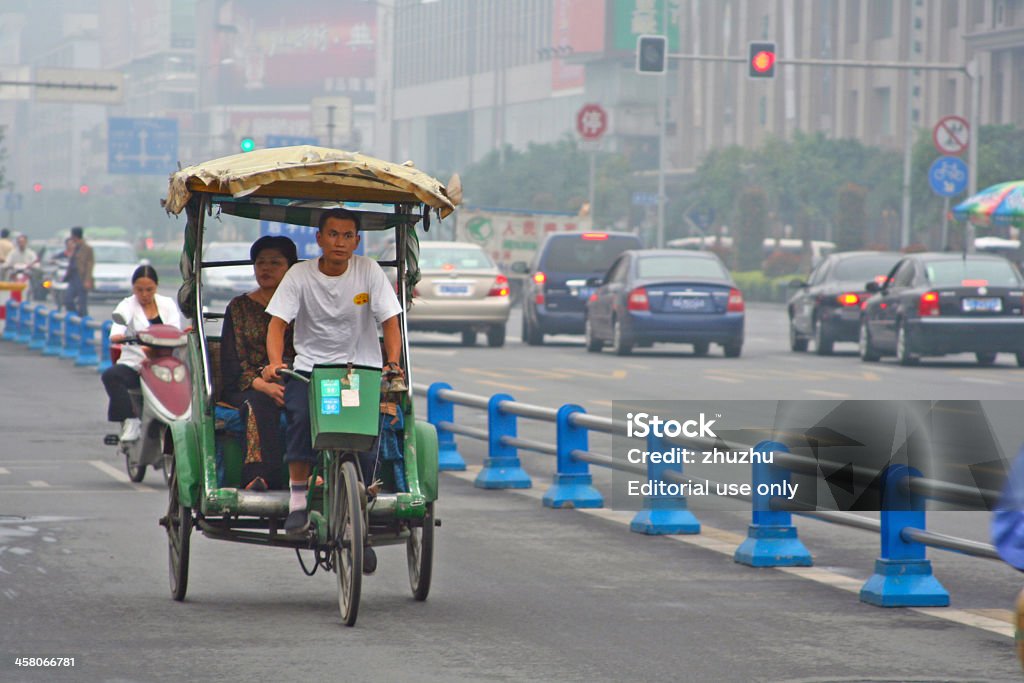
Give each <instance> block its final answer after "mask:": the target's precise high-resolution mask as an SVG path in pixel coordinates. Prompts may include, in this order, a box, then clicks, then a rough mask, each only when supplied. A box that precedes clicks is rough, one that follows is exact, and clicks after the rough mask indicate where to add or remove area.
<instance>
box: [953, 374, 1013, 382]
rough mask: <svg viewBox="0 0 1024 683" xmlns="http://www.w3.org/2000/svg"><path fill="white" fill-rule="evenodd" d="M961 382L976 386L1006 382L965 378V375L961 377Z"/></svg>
mask: <svg viewBox="0 0 1024 683" xmlns="http://www.w3.org/2000/svg"><path fill="white" fill-rule="evenodd" d="M960 380H961V381H963V382H972V383H974V384H1004V382H1002V381H1001V380H998V379H984V378H982V377H964V376H963V375H961V376H960Z"/></svg>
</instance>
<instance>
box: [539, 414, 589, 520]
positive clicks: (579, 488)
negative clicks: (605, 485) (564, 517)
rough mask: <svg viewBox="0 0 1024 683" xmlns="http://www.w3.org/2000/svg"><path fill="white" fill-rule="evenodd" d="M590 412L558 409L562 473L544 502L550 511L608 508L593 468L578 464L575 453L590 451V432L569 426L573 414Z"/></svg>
mask: <svg viewBox="0 0 1024 683" xmlns="http://www.w3.org/2000/svg"><path fill="white" fill-rule="evenodd" d="M583 412H586V411H585V410H583V408H581V407H579V406H577V405H572V404H571V403H567V404H566V405H564V406H562V407H561V408H559V409H558V420H557V425H558V444H557V446H558V471H557V472H556V473H555V476H554V483H553V484H552V485H551V487H550V488H549V489H548V490H547V491H546V492H545V493H544V497H543V499H542V502H543V503H544V507H549V508H574V507H576V508H599V507H602V506H603V505H604V498H603V497H602V496H601V492H600V491H598V490H597V489H596V488H594V486H593V482H594V479H593V477H592V476H591V475H590V465H588V464H587V463H585V462H582V461H577V460H574V459H573V457H572V452H573V451H577V450H579V451H585V450H587V448H588V446H587V441H588V439H587V430H586V429H584V428H581V427H575V426H573V424H572V423H571V422H569V416H570V415H572V414H573V413H583Z"/></svg>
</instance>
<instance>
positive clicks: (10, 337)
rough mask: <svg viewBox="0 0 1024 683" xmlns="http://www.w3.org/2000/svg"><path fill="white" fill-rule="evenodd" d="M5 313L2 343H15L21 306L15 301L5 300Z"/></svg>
mask: <svg viewBox="0 0 1024 683" xmlns="http://www.w3.org/2000/svg"><path fill="white" fill-rule="evenodd" d="M5 306H6V313H4V320H5V321H6V322H5V323H4V336H3V340H4V341H17V340H18V330H19V329H20V323H21V311H20V310H19V309H20V308H21V304H19V303H18V302H17V301H12V300H11V299H8V300H7V303H6V304H5Z"/></svg>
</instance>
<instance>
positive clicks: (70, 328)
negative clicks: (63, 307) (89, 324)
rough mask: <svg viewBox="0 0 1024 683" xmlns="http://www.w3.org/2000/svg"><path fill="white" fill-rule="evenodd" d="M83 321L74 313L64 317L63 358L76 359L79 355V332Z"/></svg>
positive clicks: (68, 313) (61, 351) (61, 353)
mask: <svg viewBox="0 0 1024 683" xmlns="http://www.w3.org/2000/svg"><path fill="white" fill-rule="evenodd" d="M81 324H82V319H81V318H80V317H78V316H77V315H75V314H74V313H70V312H65V316H64V346H63V347H61V350H60V357H61V358H74V357H75V356H77V355H78V339H79V337H78V332H79V326H80V325H81Z"/></svg>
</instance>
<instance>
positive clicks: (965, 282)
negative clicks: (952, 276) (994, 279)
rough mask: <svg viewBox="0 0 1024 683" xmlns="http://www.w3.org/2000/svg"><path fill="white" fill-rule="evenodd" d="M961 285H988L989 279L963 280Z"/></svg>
mask: <svg viewBox="0 0 1024 683" xmlns="http://www.w3.org/2000/svg"><path fill="white" fill-rule="evenodd" d="M960 286H961V287H988V280H961V281H960Z"/></svg>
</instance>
